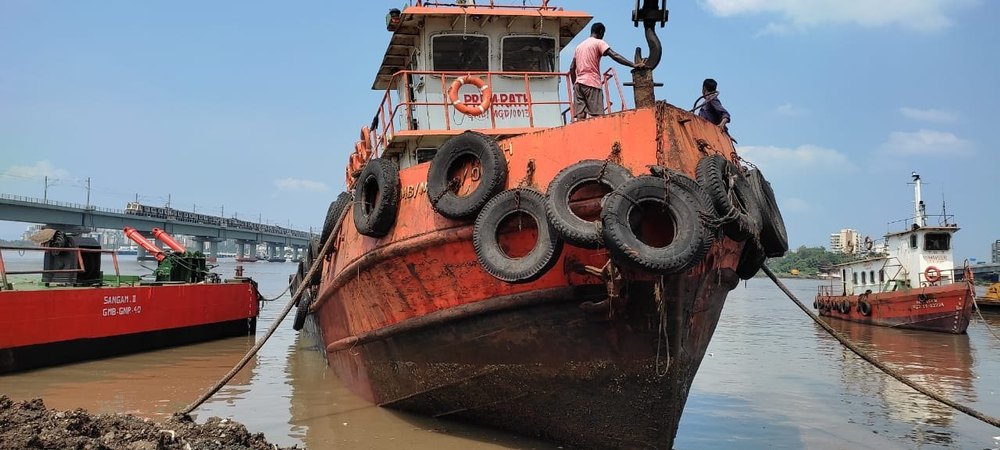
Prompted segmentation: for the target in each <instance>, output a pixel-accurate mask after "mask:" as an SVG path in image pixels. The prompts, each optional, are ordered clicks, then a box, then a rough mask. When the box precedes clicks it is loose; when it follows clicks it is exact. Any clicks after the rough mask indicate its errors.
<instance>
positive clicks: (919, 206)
mask: <svg viewBox="0 0 1000 450" xmlns="http://www.w3.org/2000/svg"><path fill="white" fill-rule="evenodd" d="M913 180H914V185H915V192H916V199H915V205H916V207H915V214H914V216H913V218H912V219H909V220H906V221H902V223H903V225H904V230H903V231H899V232H893V233H889V234H886V235H885V238H884V240H882V241H881V242H878V241H872V240H867V239H866V241H865V243H864V244H862V245H861V246H860V247H861V250H862V255H863V257H862V258H861V259H859V260H857V261H852V262H849V263H845V264H840V265H837V266H834V269H835V270H839V271H840V276H841V283H842V288H843V293H842V294H841V293H838V292H833V294H834V295H860V294H863V293H865V292H868V291H871V292H872V293H880V292H892V291H897V290H900V289H909V288H919V287H926V286H935V285H942V284H951V283H954V282H956V281H958V280H960V279H961V277H960V276H956V275H961V269H962V268H957V270H956V267H955V258H954V254H953V251H952V242H951V241H952V236H953V235H954V234H955V232H957V231H958V230H959V228H958V225H956V224H954V223H951V222H952V218H951V217H950V216H947V215H944V214H942V215H941V216H928V215H927V213H926V211H925V208H924V202H923V201H922V200H921V199H920V176H919V175H917V174H916V173H914V174H913ZM932 217H936V218H939V220H940V221H941V223H940V224H939V225H937V226H928V225H927V220H928V219H929V218H932Z"/></svg>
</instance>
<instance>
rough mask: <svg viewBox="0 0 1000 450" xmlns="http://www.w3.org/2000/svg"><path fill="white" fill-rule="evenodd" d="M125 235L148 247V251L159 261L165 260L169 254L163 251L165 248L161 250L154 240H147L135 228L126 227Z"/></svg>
mask: <svg viewBox="0 0 1000 450" xmlns="http://www.w3.org/2000/svg"><path fill="white" fill-rule="evenodd" d="M125 237H127V238H129V239H131V240H132V242H135V243H136V244H139V245H140V246H142V248H144V249H146V251H147V252H149V253H152V254H153V257H155V258H156V260H157V261H163V258H166V257H167V254H166V253H163V250H160V248H159V247H157V246H155V245H153V243H152V242H149V241H147V240H146V238H144V237H142V235H141V234H139V232H138V231H136V229H135V228H132V227H125Z"/></svg>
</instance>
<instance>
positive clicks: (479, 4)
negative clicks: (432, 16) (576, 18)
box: [408, 0, 560, 11]
mask: <svg viewBox="0 0 1000 450" xmlns="http://www.w3.org/2000/svg"><path fill="white" fill-rule="evenodd" d="M408 5H409V6H418V7H419V6H437V7H450V8H514V9H538V10H543V11H556V10H559V9H560V8H558V7H555V6H549V0H541V1H539V2H537V3H534V4H531V3H529V2H526V1H523V0H522V1H521V2H520V3H516V2H514V1H513V0H512V1H506V2H504V1H497V0H478V1H477V0H465V1H462V0H452V1H450V2H438V1H422V0H410V2H409V3H408Z"/></svg>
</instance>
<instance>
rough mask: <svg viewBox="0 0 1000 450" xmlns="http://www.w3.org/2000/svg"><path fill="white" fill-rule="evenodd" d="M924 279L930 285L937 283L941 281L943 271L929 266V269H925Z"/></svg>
mask: <svg viewBox="0 0 1000 450" xmlns="http://www.w3.org/2000/svg"><path fill="white" fill-rule="evenodd" d="M924 278H925V279H926V280H927V282H928V283H937V282H938V281H941V269H938V268H937V267H934V266H927V268H926V269H924Z"/></svg>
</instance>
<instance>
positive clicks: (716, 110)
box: [698, 78, 730, 133]
mask: <svg viewBox="0 0 1000 450" xmlns="http://www.w3.org/2000/svg"><path fill="white" fill-rule="evenodd" d="M718 88H719V83H717V82H716V81H715V80H713V79H711V78H706V79H705V81H704V82H703V83H701V98H703V99H704V100H705V102H704V103H702V104H701V111H698V115H699V116H701V118H702V119H705V120H707V121H709V122H712V123H713V124H715V125H718V126H719V128H722V131H723V132H725V133H728V132H729V129H728V128H727V127H726V124H728V123H729V119H730V117H729V111H726V108H724V107H723V106H722V102H721V101H719V91H718Z"/></svg>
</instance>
